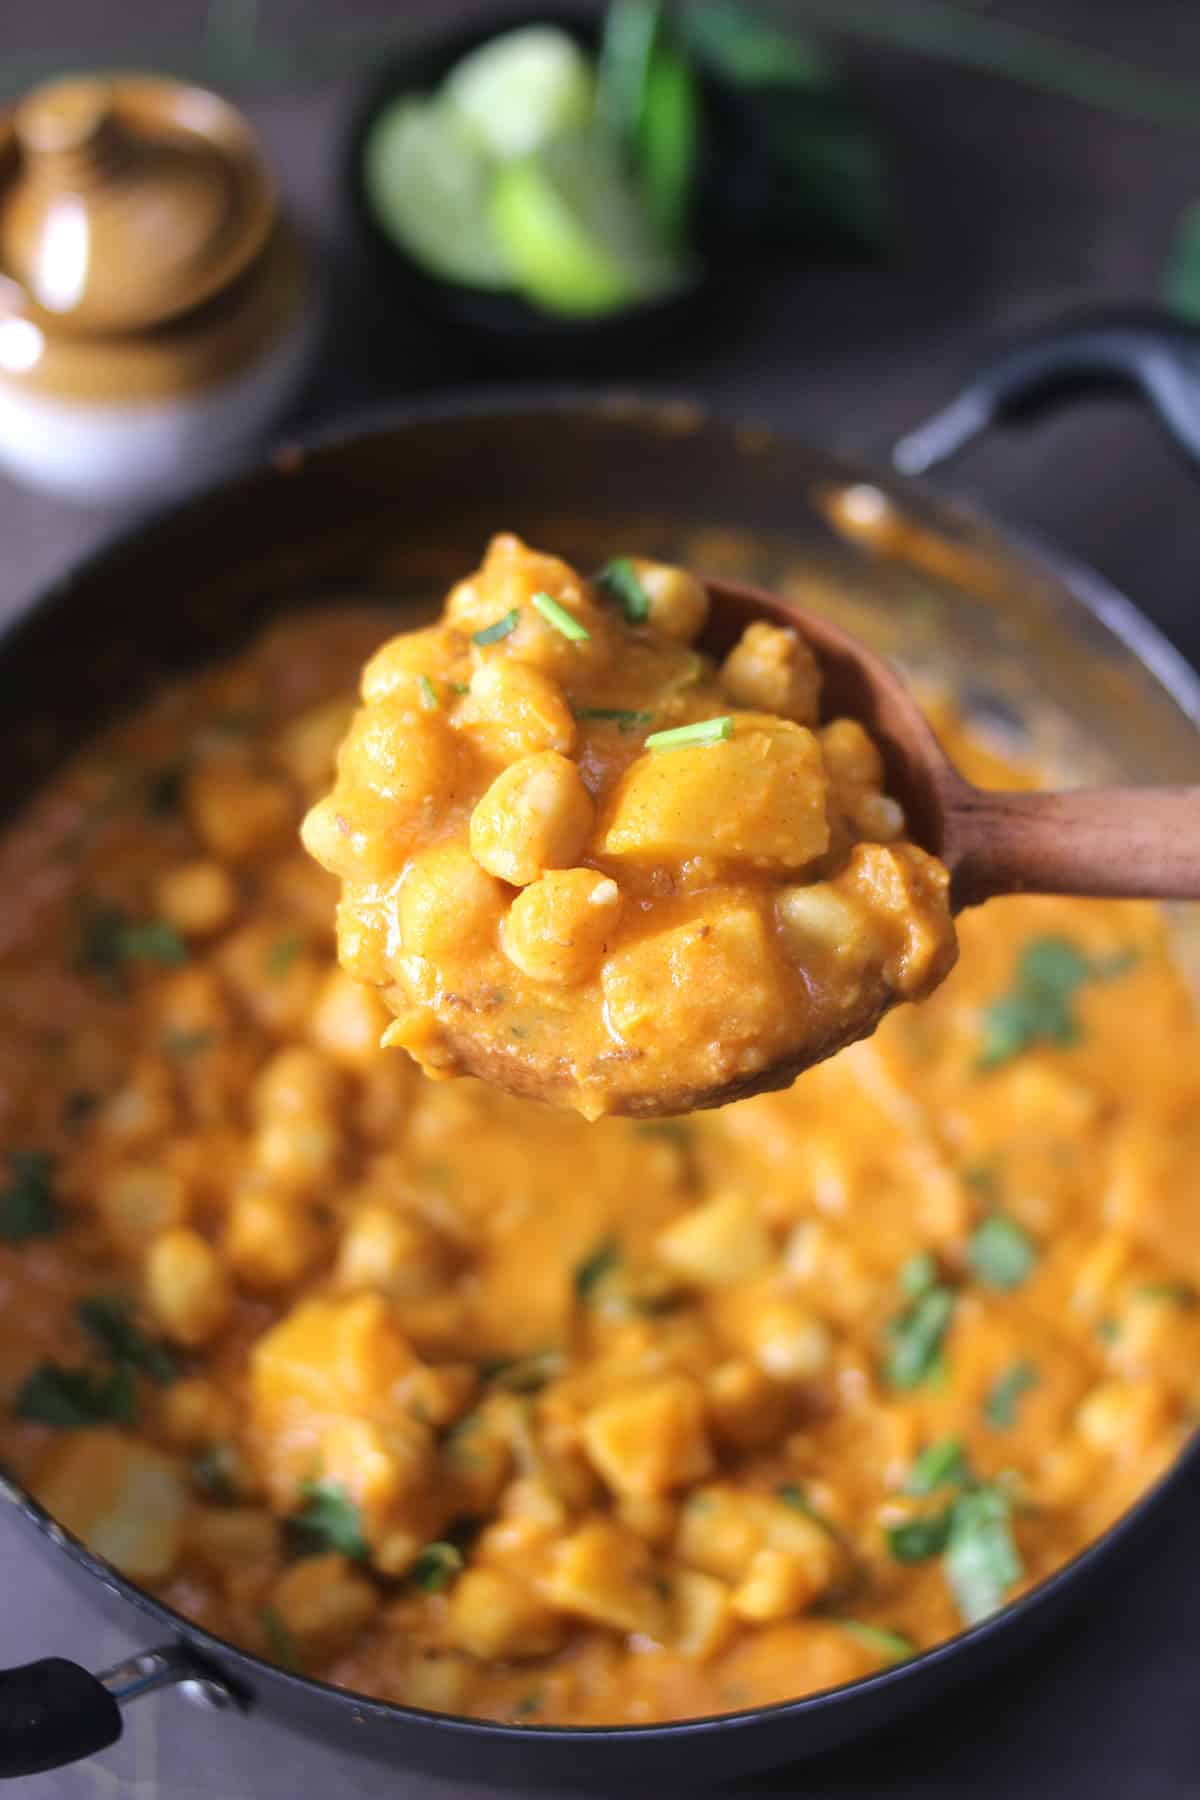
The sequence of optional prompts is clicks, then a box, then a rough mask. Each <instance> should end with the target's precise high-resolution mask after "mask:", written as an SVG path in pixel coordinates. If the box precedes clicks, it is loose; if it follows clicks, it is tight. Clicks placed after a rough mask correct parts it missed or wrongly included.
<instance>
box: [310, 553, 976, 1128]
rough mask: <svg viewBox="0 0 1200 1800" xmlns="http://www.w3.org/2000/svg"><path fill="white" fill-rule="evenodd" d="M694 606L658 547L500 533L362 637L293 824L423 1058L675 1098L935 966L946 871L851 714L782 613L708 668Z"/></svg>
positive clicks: (595, 1094) (770, 1060)
mask: <svg viewBox="0 0 1200 1800" xmlns="http://www.w3.org/2000/svg"><path fill="white" fill-rule="evenodd" d="M707 611H708V596H707V594H706V592H705V590H704V588H703V587H702V586H701V584H700V583H699V582H698V581H697V580H696V579H695V578H694V576H692V575H690V574H688V573H687V572H686V571H685V570H683V569H677V568H673V567H670V566H666V565H663V564H659V563H650V562H647V561H645V560H643V559H640V558H633V557H623V558H618V559H617V560H616V562H615V563H614V564H611V565H609V567H608V568H607V569H606V570H604V571H602V572H601V574H600V575H599V577H598V578H597V579H596V580H595V581H585V580H582V579H581V578H580V577H579V576H578V575H577V574H576V572H575V571H574V570H573V569H571V568H570V567H568V565H567V564H566V563H564V562H561V561H560V560H559V559H558V558H557V557H553V556H545V555H541V554H539V553H537V552H535V551H532V550H529V549H527V548H526V546H525V545H524V544H522V543H521V542H520V540H519V539H518V538H515V537H512V536H508V535H505V536H500V537H497V538H495V539H493V541H492V544H491V546H490V548H489V550H488V553H487V556H486V557H485V559H484V562H483V565H482V567H481V568H480V569H479V570H478V571H477V572H476V573H475V574H474V575H473V576H471V577H470V578H469V579H467V580H464V581H461V582H459V584H458V585H457V586H456V587H455V588H454V589H453V591H452V592H451V594H450V595H449V598H448V599H447V602H446V606H445V610H444V612H443V615H442V618H441V620H440V621H439V623H438V624H436V625H433V626H430V627H427V628H426V629H424V630H420V631H410V632H406V633H404V634H402V635H401V636H399V637H396V638H394V639H393V640H392V641H391V642H390V643H387V644H385V645H384V646H383V648H382V649H381V650H380V651H379V652H378V654H377V655H376V656H374V657H373V658H372V659H371V661H370V663H369V664H368V665H367V668H366V670H365V672H364V675H363V681H362V698H363V702H364V704H363V706H362V708H361V710H360V711H359V712H358V713H357V714H356V716H355V719H354V722H353V724H352V726H351V729H350V732H349V734H348V736H347V739H346V742H345V745H344V747H343V749H342V752H341V755H340V757H339V759H338V771H337V780H336V783H335V785H334V787H333V791H332V792H331V793H330V794H329V795H328V796H326V797H325V798H324V799H322V800H321V801H320V802H319V803H318V805H317V806H315V807H314V808H313V809H312V811H311V812H310V814H309V815H308V818H307V819H306V821H305V825H304V838H305V842H306V844H307V845H308V848H309V849H310V851H311V852H312V853H313V855H314V856H315V857H316V858H317V860H318V861H319V862H320V863H322V864H323V865H324V867H325V868H326V869H328V870H330V872H331V873H333V874H335V875H337V876H338V877H339V878H340V880H341V882H342V902H341V907H340V910H339V915H338V938H339V955H340V958H341V961H342V965H343V967H344V968H345V969H346V970H347V971H348V972H349V973H350V974H352V975H354V976H355V977H356V978H357V979H358V980H360V981H365V982H369V983H371V984H372V985H374V986H376V987H378V988H379V989H380V990H381V991H382V992H383V995H384V998H385V1000H386V1001H387V1004H388V1006H389V1008H390V1009H391V1011H392V1012H394V1013H395V1015H396V1018H395V1023H394V1024H393V1025H392V1026H391V1027H390V1028H389V1031H388V1038H387V1041H388V1043H389V1044H392V1045H395V1046H399V1047H401V1048H403V1049H405V1050H407V1051H408V1052H409V1053H410V1054H411V1055H412V1056H413V1057H415V1059H416V1060H417V1061H418V1062H419V1063H420V1064H421V1066H422V1067H423V1068H424V1069H425V1071H426V1073H427V1074H429V1075H432V1076H435V1077H446V1076H449V1075H457V1074H464V1073H470V1074H475V1075H482V1076H484V1077H485V1078H486V1079H488V1080H490V1081H493V1082H496V1083H497V1084H498V1085H500V1086H503V1087H506V1088H508V1089H510V1090H511V1091H513V1092H516V1093H521V1094H528V1095H532V1096H534V1097H536V1098H541V1099H549V1100H557V1101H559V1102H560V1103H565V1104H569V1105H574V1106H575V1107H577V1108H578V1110H579V1111H580V1112H582V1113H583V1114H584V1116H585V1117H587V1118H597V1117H599V1116H600V1115H601V1114H603V1113H608V1112H618V1113H633V1114H640V1115H665V1116H671V1115H674V1114H677V1113H681V1112H686V1111H690V1110H691V1108H692V1107H693V1105H694V1104H696V1103H697V1099H698V1097H701V1098H702V1099H703V1101H704V1102H705V1103H706V1104H714V1103H719V1102H724V1101H728V1100H730V1099H733V1098H737V1097H738V1096H739V1094H740V1093H744V1092H745V1091H747V1089H749V1088H751V1087H756V1086H759V1085H763V1079H762V1078H764V1077H765V1076H767V1075H768V1074H769V1076H770V1078H771V1079H772V1080H773V1081H774V1083H775V1084H776V1085H778V1082H779V1080H780V1079H784V1078H790V1077H791V1076H792V1075H794V1074H795V1072H796V1069H797V1068H798V1067H800V1066H803V1065H806V1064H810V1063H812V1062H815V1061H818V1060H819V1059H820V1058H822V1057H824V1056H828V1055H830V1054H831V1053H832V1052H833V1051H835V1050H837V1049H839V1048H840V1047H841V1046H842V1045H843V1044H846V1043H848V1042H850V1041H851V1040H852V1039H854V1038H857V1037H862V1036H863V1035H865V1033H866V1032H868V1031H870V1030H871V1029H873V1027H874V1025H875V1024H876V1022H877V1021H878V1019H879V1017H880V1016H881V1014H882V1013H883V1012H884V1011H885V1010H886V1009H887V1008H888V1007H889V1006H890V1005H892V1004H893V1003H894V1002H895V1001H896V1000H898V999H919V998H921V997H922V996H923V995H925V994H926V993H928V992H929V991H930V989H931V988H932V987H933V986H934V985H935V984H936V983H937V982H938V981H939V980H941V978H942V977H943V976H944V975H945V973H946V971H947V970H948V969H949V968H950V966H951V964H952V963H953V960H954V955H955V939H954V929H953V926H952V924H951V922H950V916H949V911H948V907H947V888H948V876H947V873H946V870H945V869H944V868H943V867H942V865H941V864H940V863H939V862H937V861H936V860H935V859H934V858H933V857H931V856H928V855H926V853H925V852H924V851H923V850H920V849H918V848H917V847H916V846H915V845H913V844H910V843H906V842H905V841H904V836H903V834H904V814H903V812H902V810H901V808H900V807H899V805H898V804H897V803H896V801H894V800H893V799H891V798H889V797H888V796H887V795H886V794H884V793H883V792H882V785H883V765H882V760H881V758H880V755H879V752H878V750H877V749H876V747H875V745H874V744H873V743H872V742H871V740H870V738H869V737H868V735H867V733H866V732H865V731H864V730H863V728H862V726H861V725H859V724H858V723H857V722H856V721H855V720H852V719H833V720H831V721H829V722H828V723H826V724H825V725H823V726H819V725H818V715H819V702H820V687H821V680H820V674H819V671H818V668H817V664H816V661H815V659H814V657H813V654H812V652H811V650H810V649H809V648H808V646H807V645H806V643H805V642H804V639H803V638H802V637H801V636H800V635H799V634H798V633H797V632H795V631H789V630H787V629H784V628H781V627H779V626H772V625H768V624H765V623H756V624H752V625H750V626H748V627H747V629H746V631H745V633H744V634H743V636H742V638H741V640H740V641H739V642H738V643H737V644H736V645H735V646H734V648H733V649H732V650H731V651H730V653H729V655H728V656H727V657H726V658H725V660H724V662H723V663H722V664H721V665H720V667H718V666H717V665H716V664H715V662H714V661H713V659H712V658H711V657H709V656H706V655H704V654H703V653H702V652H700V651H699V650H697V649H695V648H694V647H693V645H694V640H695V639H696V638H697V637H698V635H699V633H700V632H701V630H702V628H703V626H704V623H705V618H706V614H707ZM781 1066H782V1068H783V1070H784V1074H783V1075H781V1074H780V1073H778V1071H779V1070H780V1068H781Z"/></svg>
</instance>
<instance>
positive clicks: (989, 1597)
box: [946, 1487, 1024, 1625]
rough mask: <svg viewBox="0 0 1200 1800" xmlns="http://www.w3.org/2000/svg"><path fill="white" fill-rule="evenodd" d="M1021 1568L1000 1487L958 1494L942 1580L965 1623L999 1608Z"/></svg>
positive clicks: (1005, 1498) (1009, 1512)
mask: <svg viewBox="0 0 1200 1800" xmlns="http://www.w3.org/2000/svg"><path fill="white" fill-rule="evenodd" d="M1023 1573H1024V1570H1023V1568H1022V1566H1021V1558H1020V1555H1019V1554H1018V1552H1017V1546H1016V1544H1015V1542H1014V1541H1013V1535H1012V1502H1011V1501H1010V1500H1009V1497H1008V1495H1007V1494H1006V1493H1005V1492H1004V1490H1003V1488H1000V1487H980V1488H976V1490H975V1492H974V1493H971V1494H962V1495H960V1496H959V1498H958V1499H957V1500H956V1501H955V1502H954V1505H953V1507H952V1508H951V1514H950V1532H949V1539H948V1542H947V1545H946V1577H947V1579H948V1581H949V1583H950V1586H951V1588H952V1590H953V1592H954V1598H955V1600H956V1601H957V1602H958V1610H959V1612H960V1613H961V1614H962V1616H963V1619H964V1621H965V1623H966V1624H968V1625H977V1624H978V1623H979V1621H980V1620H981V1619H986V1618H987V1617H988V1615H989V1614H990V1613H994V1612H996V1611H998V1609H999V1608H1000V1607H1001V1606H1003V1604H1004V1599H1005V1594H1006V1592H1007V1590H1008V1588H1009V1587H1010V1586H1011V1585H1012V1583H1013V1582H1014V1581H1019V1580H1020V1579H1021V1576H1022V1574H1023Z"/></svg>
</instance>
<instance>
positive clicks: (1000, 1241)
mask: <svg viewBox="0 0 1200 1800" xmlns="http://www.w3.org/2000/svg"><path fill="white" fill-rule="evenodd" d="M967 1262H968V1264H969V1265H970V1267H971V1269H972V1271H973V1272H974V1273H975V1274H976V1275H977V1276H978V1277H979V1279H980V1281H984V1282H986V1283H987V1285H988V1286H989V1287H994V1288H999V1289H1000V1290H1001V1292H1002V1293H1008V1292H1010V1290H1011V1289H1013V1288H1015V1287H1020V1285H1021V1283H1022V1282H1023V1281H1024V1280H1025V1279H1026V1277H1027V1276H1028V1275H1029V1273H1030V1272H1031V1270H1032V1269H1033V1266H1034V1264H1035V1263H1036V1262H1037V1250H1036V1248H1035V1247H1034V1244H1033V1242H1032V1240H1031V1239H1030V1238H1029V1237H1028V1236H1027V1235H1026V1233H1025V1232H1024V1231H1023V1230H1022V1229H1021V1227H1020V1226H1019V1225H1018V1224H1017V1222H1016V1220H1015V1219H1010V1218H1009V1216H1008V1214H1007V1213H1000V1212H994V1213H989V1214H988V1216H987V1218H986V1219H983V1220H981V1221H980V1223H979V1224H978V1225H977V1226H976V1227H975V1230H974V1231H973V1232H972V1233H971V1238H970V1241H969V1243H968V1244H967Z"/></svg>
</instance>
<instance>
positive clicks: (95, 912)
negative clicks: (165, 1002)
mask: <svg viewBox="0 0 1200 1800" xmlns="http://www.w3.org/2000/svg"><path fill="white" fill-rule="evenodd" d="M76 961H77V964H78V966H79V967H80V968H81V969H85V970H87V971H88V972H89V973H90V974H93V975H97V976H99V977H100V979H101V980H102V981H104V982H106V983H107V984H108V986H109V987H111V988H113V989H115V990H118V991H119V990H120V989H121V987H122V986H123V984H124V971H125V966H126V964H128V963H133V962H157V963H162V964H164V965H166V966H167V967H175V966H178V964H180V963H185V962H186V961H187V945H186V944H185V943H184V941H183V939H182V938H181V937H180V935H179V933H178V932H177V931H176V929H175V927H174V926H173V925H168V924H167V923H166V921H165V920H162V919H151V920H149V921H147V922H146V923H145V924H141V925H134V924H131V923H130V922H129V919H128V918H127V916H126V914H125V913H124V911H123V910H122V909H121V907H119V906H112V905H110V904H109V903H108V902H107V901H103V900H98V901H93V902H91V903H89V904H88V905H87V907H86V908H85V911H84V918H83V928H82V932H81V936H80V943H79V950H78V954H77V957H76Z"/></svg>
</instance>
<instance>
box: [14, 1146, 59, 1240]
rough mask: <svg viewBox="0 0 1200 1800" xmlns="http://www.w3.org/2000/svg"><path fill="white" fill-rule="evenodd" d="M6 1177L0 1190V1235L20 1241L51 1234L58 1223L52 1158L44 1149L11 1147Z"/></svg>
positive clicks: (55, 1229)
mask: <svg viewBox="0 0 1200 1800" xmlns="http://www.w3.org/2000/svg"><path fill="white" fill-rule="evenodd" d="M8 1177H9V1178H8V1185H7V1186H6V1187H5V1188H3V1189H0V1238H2V1239H3V1240H4V1242H5V1243H6V1244H23V1243H25V1242H26V1240H27V1239H28V1238H35V1237H53V1235H54V1233H55V1232H56V1231H57V1230H58V1227H59V1225H60V1223H61V1220H60V1218H59V1213H58V1208H57V1207H56V1206H55V1204H54V1187H53V1183H54V1158H53V1157H52V1156H50V1155H48V1154H47V1152H46V1151H44V1150H12V1151H10V1152H9V1157H8Z"/></svg>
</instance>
